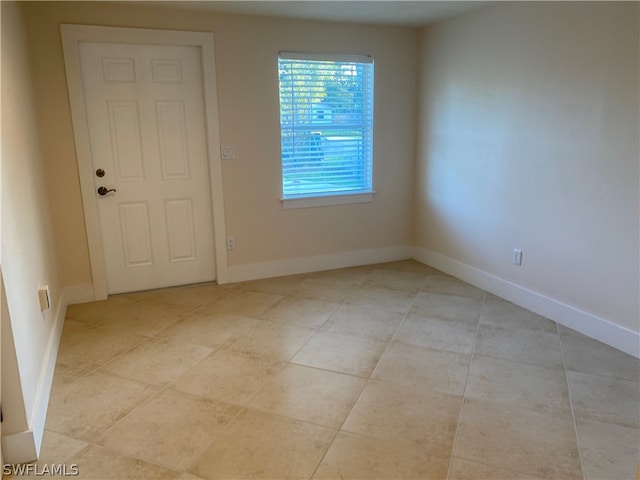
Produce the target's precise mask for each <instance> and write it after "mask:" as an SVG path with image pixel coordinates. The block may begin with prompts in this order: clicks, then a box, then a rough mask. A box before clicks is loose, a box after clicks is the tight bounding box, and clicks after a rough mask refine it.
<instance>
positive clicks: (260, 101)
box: [25, 2, 417, 285]
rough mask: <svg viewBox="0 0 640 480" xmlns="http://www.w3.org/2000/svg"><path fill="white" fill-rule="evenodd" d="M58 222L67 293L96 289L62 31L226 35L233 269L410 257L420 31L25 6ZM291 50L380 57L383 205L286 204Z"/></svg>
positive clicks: (222, 76)
mask: <svg viewBox="0 0 640 480" xmlns="http://www.w3.org/2000/svg"><path fill="white" fill-rule="evenodd" d="M25 8H26V12H27V18H28V24H29V35H30V39H31V47H32V48H31V55H32V56H33V58H34V65H35V83H36V86H37V88H38V91H39V97H38V102H39V107H40V108H39V118H40V121H41V125H42V145H43V150H44V151H46V152H47V160H46V163H47V164H46V170H47V176H48V188H49V189H50V192H51V198H52V216H53V219H54V225H55V227H54V228H55V236H56V239H57V241H58V242H57V243H58V250H57V256H58V258H59V260H60V265H61V272H62V277H63V281H64V283H65V285H77V284H86V283H91V273H90V267H89V259H88V247H87V241H86V236H85V231H84V221H83V213H82V203H81V197H80V186H79V180H78V174H77V166H76V157H75V149H74V143H73V132H72V126H71V117H70V111H69V105H68V95H67V87H66V81H65V72H64V63H63V57H62V49H61V44H60V33H59V24H60V23H82V24H94V25H114V26H126V27H147V28H149V27H152V28H165V29H176V30H178V29H183V30H197V31H210V32H213V34H214V41H215V51H216V70H217V80H218V101H219V117H220V133H221V142H222V144H223V145H234V146H235V148H236V159H235V160H231V161H225V162H224V163H223V182H224V203H225V216H226V226H227V234H229V235H234V236H235V237H236V250H235V251H232V252H229V256H228V260H229V264H230V265H243V264H252V263H259V262H269V261H275V260H281V259H287V258H296V257H307V256H312V255H321V254H326V253H339V252H347V251H351V250H360V249H369V248H378V247H386V246H397V245H407V244H408V243H409V240H410V229H411V201H412V191H411V188H410V185H411V175H412V168H413V162H414V159H415V118H416V105H415V98H416V87H417V85H416V81H415V80H416V73H417V72H416V64H415V59H416V51H417V41H416V39H417V32H416V31H415V30H413V29H402V28H384V27H367V26H354V25H345V24H337V23H320V22H303V21H294V20H278V19H265V18H258V17H240V16H224V15H213V14H207V13H202V12H190V11H184V10H168V9H164V8H152V7H146V6H143V7H140V6H132V5H123V4H119V5H116V4H101V3H94V2H86V3H85V2H44V3H37V2H29V3H28V4H26V5H25ZM279 50H296V51H320V52H348V53H367V54H372V55H374V57H375V69H376V87H375V88H376V91H375V95H376V98H375V101H376V105H375V108H376V113H375V133H376V141H375V151H374V159H375V160H374V162H375V165H374V169H375V172H374V177H375V178H374V188H375V189H376V190H377V192H378V193H377V194H376V196H375V197H374V200H373V202H371V203H368V204H361V205H349V206H335V207H325V208H313V209H304V210H284V209H283V208H282V205H281V202H280V199H279V197H280V157H279V154H280V144H279V141H280V140H279V109H278V84H277V53H278V51H279Z"/></svg>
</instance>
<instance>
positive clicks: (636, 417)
mask: <svg viewBox="0 0 640 480" xmlns="http://www.w3.org/2000/svg"><path fill="white" fill-rule="evenodd" d="M567 378H568V380H569V391H570V392H571V401H572V402H573V410H574V413H575V416H576V420H594V421H598V422H604V423H615V424H618V425H622V426H625V427H631V428H639V427H640V407H639V405H640V387H639V384H638V382H632V381H629V380H622V379H619V378H612V377H605V376H601V375H591V374H590V373H579V372H567Z"/></svg>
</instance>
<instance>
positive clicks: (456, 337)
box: [395, 313, 478, 354]
mask: <svg viewBox="0 0 640 480" xmlns="http://www.w3.org/2000/svg"><path fill="white" fill-rule="evenodd" d="M477 330H478V327H477V326H476V325H475V324H472V323H467V322H458V321H456V320H440V319H438V318H429V317H425V316H422V315H419V314H415V313H410V314H409V315H408V316H407V318H406V320H405V321H404V323H403V324H402V326H401V327H400V329H399V330H398V334H397V335H396V337H395V340H396V341H398V342H402V343H404V344H406V345H414V346H416V347H423V348H434V349H438V350H449V351H452V352H459V353H468V354H470V353H471V352H472V351H473V345H474V343H475V340H476V332H477Z"/></svg>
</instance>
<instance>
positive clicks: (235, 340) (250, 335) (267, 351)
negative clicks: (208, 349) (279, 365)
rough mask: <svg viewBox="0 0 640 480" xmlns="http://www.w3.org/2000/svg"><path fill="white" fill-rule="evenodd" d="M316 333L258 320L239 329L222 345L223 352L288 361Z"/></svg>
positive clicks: (292, 326) (295, 326)
mask: <svg viewBox="0 0 640 480" xmlns="http://www.w3.org/2000/svg"><path fill="white" fill-rule="evenodd" d="M314 331H315V330H313V329H311V328H306V327H300V326H297V325H282V324H278V323H273V322H268V321H265V320H256V321H255V323H254V324H251V325H245V326H244V327H243V328H241V329H238V331H237V332H236V333H235V334H234V335H233V336H232V337H231V338H230V339H229V340H228V341H227V342H226V343H225V344H224V345H222V347H221V350H225V351H229V352H236V353H244V354H246V355H258V356H264V357H269V358H273V359H276V360H281V361H287V360H289V359H291V357H293V356H294V355H295V354H296V352H297V351H298V350H300V348H302V346H303V345H304V344H305V343H306V342H307V340H309V338H311V335H313V333H314Z"/></svg>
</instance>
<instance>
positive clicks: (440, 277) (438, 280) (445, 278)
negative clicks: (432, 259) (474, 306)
mask: <svg viewBox="0 0 640 480" xmlns="http://www.w3.org/2000/svg"><path fill="white" fill-rule="evenodd" d="M422 291H423V292H428V293H437V294H440V295H453V296H456V297H470V298H475V299H477V300H482V299H484V294H485V292H484V290H481V289H479V288H477V287H474V286H473V285H469V284H468V283H465V282H463V281H462V280H458V279H457V278H455V277H451V276H449V275H445V274H442V273H436V274H431V275H427V276H426V277H425V281H424V283H423V285H422Z"/></svg>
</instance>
